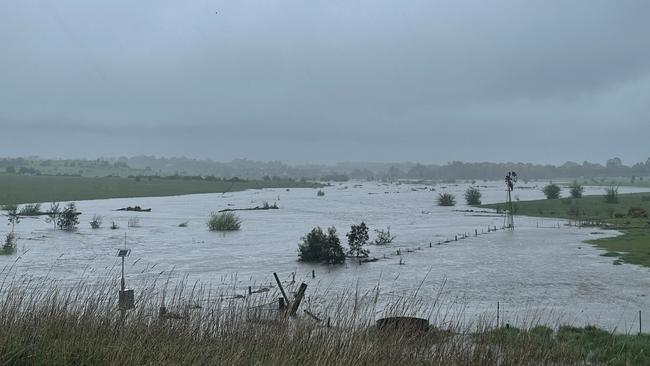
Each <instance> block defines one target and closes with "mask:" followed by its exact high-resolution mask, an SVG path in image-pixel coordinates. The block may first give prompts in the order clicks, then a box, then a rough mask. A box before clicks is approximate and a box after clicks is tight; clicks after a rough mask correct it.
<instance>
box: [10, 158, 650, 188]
mask: <svg viewBox="0 0 650 366" xmlns="http://www.w3.org/2000/svg"><path fill="white" fill-rule="evenodd" d="M53 162H56V163H57V164H62V165H63V166H66V167H75V169H76V168H79V169H90V168H95V169H100V168H112V169H115V168H120V169H122V168H123V169H134V170H137V172H138V174H137V175H135V174H133V173H127V174H131V175H132V177H133V178H136V177H138V176H139V177H140V178H139V179H142V178H143V177H167V178H170V179H174V178H179V177H183V178H184V179H192V178H194V179H207V180H210V179H241V180H247V179H264V180H286V179H289V178H290V179H295V180H298V179H300V180H322V181H337V182H344V181H347V180H349V179H362V180H366V179H367V180H396V179H413V180H420V179H422V180H425V179H426V180H442V181H453V180H457V179H460V180H472V179H483V180H500V179H503V174H504V172H507V171H516V172H517V173H518V174H519V176H520V177H523V178H524V179H531V180H533V179H552V178H586V179H598V178H604V177H629V178H630V179H631V180H636V179H642V177H646V176H650V158H648V159H647V160H646V161H645V162H639V163H635V164H633V165H631V166H628V165H625V164H623V162H622V161H621V159H619V158H612V159H609V160H607V161H606V162H605V164H604V165H603V164H598V163H590V162H587V161H585V162H583V163H581V164H579V163H576V162H571V161H568V162H566V163H564V164H562V165H559V166H556V165H543V164H531V163H520V162H519V163H513V162H508V163H491V162H479V163H466V162H462V161H451V162H449V163H447V164H444V165H435V164H431V165H425V164H414V163H399V164H391V163H338V164H333V165H322V164H304V165H293V166H291V165H287V164H284V163H282V162H279V161H269V162H261V161H252V160H248V159H235V160H233V161H231V162H217V161H212V160H197V159H190V158H185V157H179V158H158V157H154V156H136V157H132V158H126V157H120V158H117V159H114V158H112V159H108V158H106V159H96V160H69V161H67V160H66V161H54V160H35V158H29V159H27V158H0V172H2V171H5V172H7V173H10V174H34V175H36V174H40V173H41V172H40V170H39V168H41V167H43V168H41V169H44V168H45V167H49V166H51V165H52V164H53ZM142 172H144V173H142ZM74 173H76V171H75V172H74ZM67 174H70V171H68V172H67ZM64 175H66V174H64ZM125 175H126V174H125ZM185 177H190V178H185ZM217 177H219V178H217Z"/></svg>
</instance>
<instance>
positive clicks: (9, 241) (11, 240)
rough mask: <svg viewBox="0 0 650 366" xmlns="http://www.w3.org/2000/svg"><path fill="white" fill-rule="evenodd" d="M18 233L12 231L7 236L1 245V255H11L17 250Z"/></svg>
mask: <svg viewBox="0 0 650 366" xmlns="http://www.w3.org/2000/svg"><path fill="white" fill-rule="evenodd" d="M16 244H17V241H16V233H14V232H10V233H8V234H7V236H6V237H5V242H4V244H2V247H0V255H11V254H14V253H15V252H16V246H17V245H16Z"/></svg>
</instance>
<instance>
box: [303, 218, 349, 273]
mask: <svg viewBox="0 0 650 366" xmlns="http://www.w3.org/2000/svg"><path fill="white" fill-rule="evenodd" d="M298 258H299V260H301V261H303V262H325V263H328V264H339V263H344V262H345V252H344V251H343V247H342V246H341V241H340V240H339V237H338V235H336V228H334V227H330V228H328V229H327V234H325V233H324V232H323V229H321V228H320V227H315V228H313V229H312V230H311V231H310V232H309V233H308V234H307V235H305V236H303V237H302V242H301V243H300V244H298Z"/></svg>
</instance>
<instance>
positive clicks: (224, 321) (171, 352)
mask: <svg viewBox="0 0 650 366" xmlns="http://www.w3.org/2000/svg"><path fill="white" fill-rule="evenodd" d="M38 285H39V284H35V283H32V282H23V283H19V284H9V285H4V287H3V288H1V289H0V291H1V293H2V295H1V299H0V310H1V311H0V362H2V363H3V364H8V365H29V364H43V365H45V364H48V365H54V364H80V365H82V364H83V365H116V364H120V365H144V364H149V365H152V364H155V365H179V364H183V365H208V364H214V365H255V364H265V365H288V364H307V365H424V364H441V365H519V364H529V365H530V364H562V365H571V364H585V363H595V364H599V363H605V362H606V363H607V364H614V365H617V364H620V365H624V364H638V365H641V364H648V362H650V356H649V355H648V351H647V347H646V346H647V344H650V337H649V336H648V335H642V336H627V335H613V334H610V333H608V332H604V331H602V330H598V329H596V328H568V327H564V328H560V330H559V331H557V332H555V331H553V330H552V329H550V328H546V327H536V328H531V329H529V330H518V329H515V328H511V327H510V328H499V329H490V328H489V327H487V326H481V325H478V326H475V327H473V328H472V329H473V330H472V331H469V330H467V329H462V328H461V327H459V326H458V325H457V324H456V325H453V323H452V325H448V326H447V327H446V328H443V329H441V328H436V327H431V328H430V329H429V331H426V332H424V331H417V330H415V329H409V328H400V329H391V330H380V329H378V328H377V327H375V326H374V314H376V313H377V312H378V311H377V310H378V309H377V306H378V303H377V301H376V297H375V298H373V296H372V295H371V294H369V295H366V296H362V297H359V296H357V295H356V294H355V295H354V296H351V297H346V296H345V295H342V296H328V298H334V299H335V300H333V301H334V302H332V303H329V304H325V305H324V306H323V307H321V308H319V309H317V310H313V312H314V313H316V315H317V316H316V317H318V316H320V317H321V319H322V320H321V321H317V320H316V319H315V318H314V317H312V316H307V315H304V316H298V317H294V318H291V317H285V316H283V315H282V314H281V313H280V312H279V311H278V310H277V309H276V308H275V301H274V299H275V298H277V296H278V295H279V294H278V293H276V292H274V291H268V292H264V293H254V294H252V295H248V296H244V297H239V296H234V297H232V296H227V294H225V293H220V292H212V291H210V290H207V289H204V288H200V287H197V286H195V287H189V286H183V285H180V286H178V287H176V288H174V289H173V290H166V289H160V288H158V287H157V286H156V285H155V283H154V284H152V285H151V286H149V287H147V288H146V289H144V290H142V291H140V295H139V296H138V297H137V299H136V308H135V309H134V310H130V311H128V312H126V313H125V314H124V315H122V314H121V313H120V312H119V311H118V310H117V308H116V307H117V304H116V288H117V283H108V284H104V285H102V286H89V285H87V284H84V283H79V284H78V285H77V286H75V287H72V288H68V289H57V288H55V287H51V286H49V285H51V284H46V285H47V286H42V287H41V286H38ZM35 289H36V290H35ZM308 306H309V305H308ZM418 306H422V303H418V302H416V301H406V302H393V303H390V304H385V305H383V306H382V310H383V312H384V313H385V314H391V315H399V314H404V315H412V313H413V311H418V312H420V313H422V310H426V309H424V308H422V307H419V308H418ZM161 307H164V309H165V311H164V312H162V311H161ZM414 309H415V310H414ZM430 310H434V309H430ZM301 312H302V310H301ZM299 314H300V313H299ZM429 314H432V312H429ZM326 319H328V320H326ZM447 324H449V323H447ZM434 325H435V324H434Z"/></svg>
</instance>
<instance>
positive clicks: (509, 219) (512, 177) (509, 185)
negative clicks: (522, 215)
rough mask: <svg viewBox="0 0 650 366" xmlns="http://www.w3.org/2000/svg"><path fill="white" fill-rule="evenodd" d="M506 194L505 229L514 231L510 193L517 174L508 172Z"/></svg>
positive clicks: (513, 187)
mask: <svg viewBox="0 0 650 366" xmlns="http://www.w3.org/2000/svg"><path fill="white" fill-rule="evenodd" d="M505 181H506V192H507V194H508V197H507V203H508V209H507V210H506V217H505V219H506V225H505V227H507V228H509V229H510V230H514V229H515V218H514V215H513V209H512V191H513V190H514V189H515V183H517V173H515V172H508V174H507V175H506V179H505Z"/></svg>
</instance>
